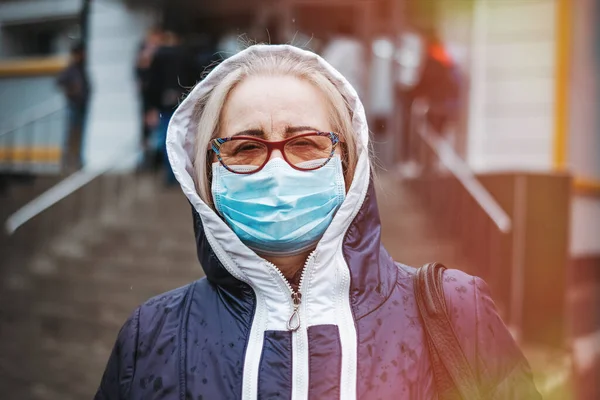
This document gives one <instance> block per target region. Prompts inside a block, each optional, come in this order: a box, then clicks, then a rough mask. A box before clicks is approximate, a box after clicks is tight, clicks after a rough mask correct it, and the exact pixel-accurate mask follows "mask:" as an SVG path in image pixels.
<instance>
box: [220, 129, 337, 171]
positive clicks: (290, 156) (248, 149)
mask: <svg viewBox="0 0 600 400" xmlns="http://www.w3.org/2000/svg"><path fill="white" fill-rule="evenodd" d="M332 146H333V144H332V142H331V139H330V138H329V137H327V136H316V135H315V136H301V137H298V138H295V139H292V140H290V141H289V142H287V143H286V144H285V146H284V147H283V152H284V153H285V158H286V159H287V161H288V162H289V163H290V164H291V165H292V166H294V167H296V168H299V169H306V170H310V169H316V168H319V167H321V166H323V165H324V164H325V163H326V162H327V161H328V159H329V157H330V155H331V150H332ZM219 154H220V156H221V160H222V162H223V163H224V164H225V165H226V166H227V167H228V168H230V169H232V170H234V171H244V172H252V171H255V170H258V169H259V168H260V167H261V166H262V165H263V164H265V162H266V161H267V157H268V155H269V150H268V147H267V145H266V144H264V143H262V142H259V141H256V140H251V139H234V140H230V141H228V142H225V143H223V144H221V146H220V148H219Z"/></svg>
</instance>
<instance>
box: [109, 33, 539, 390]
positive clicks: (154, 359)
mask: <svg viewBox="0 0 600 400" xmlns="http://www.w3.org/2000/svg"><path fill="white" fill-rule="evenodd" d="M365 121H366V119H365V115H364V110H363V106H362V104H361V103H360V101H359V99H358V97H357V96H356V92H355V91H354V89H353V88H352V87H351V86H350V85H349V84H348V82H347V81H346V80H345V79H344V77H342V76H341V75H340V74H339V73H338V72H337V71H335V70H334V69H333V68H332V67H331V66H330V65H328V64H327V63H326V62H325V61H324V60H323V59H321V58H320V57H318V56H317V55H315V54H313V53H310V52H307V51H303V50H300V49H297V48H294V47H292V46H266V45H258V46H252V47H250V48H248V49H246V50H244V51H242V52H240V53H238V54H236V55H235V56H233V57H231V58H229V59H227V60H225V61H224V62H223V63H221V65H219V66H218V67H216V68H215V69H214V70H213V71H212V72H211V73H210V74H209V75H208V76H207V77H206V78H205V79H204V80H203V81H202V82H201V83H200V84H198V85H197V86H196V87H195V88H194V90H193V91H192V92H191V93H190V95H189V96H188V97H187V99H186V100H185V101H184V102H183V103H182V104H181V106H180V107H179V108H178V110H177V111H176V112H175V114H174V115H173V119H172V121H171V124H170V126H169V133H168V138H167V147H168V154H169V159H170V160H171V163H172V167H173V171H174V173H175V176H176V177H177V179H178V180H179V182H180V183H181V186H182V188H183V191H184V193H185V195H186V196H187V197H188V199H189V201H190V203H191V205H192V209H193V215H194V227H195V233H196V243H197V249H198V257H199V260H200V263H201V264H202V267H203V269H204V271H205V273H206V277H207V278H206V279H201V280H199V281H196V282H193V283H191V284H190V285H188V286H185V287H183V288H179V289H176V290H174V291H172V292H169V293H166V294H163V295H161V296H158V297H156V298H154V299H152V300H150V301H148V302H147V303H145V304H143V305H141V306H140V307H139V308H138V309H137V310H136V311H135V312H134V313H133V315H132V316H131V317H130V319H129V320H128V321H127V323H126V324H125V326H124V327H123V328H122V330H121V332H120V333H119V337H118V339H117V344H116V345H115V348H114V351H113V354H112V356H111V358H110V360H109V363H108V366H107V370H106V372H105V375H104V377H103V380H102V383H101V387H100V389H99V391H98V395H97V398H98V399H151V398H152V399H175V398H179V399H256V398H259V399H272V398H288V399H289V398H293V399H306V398H310V399H344V400H346V399H380V398H381V399H435V398H437V397H436V386H435V384H434V377H433V374H432V371H431V363H430V359H429V354H428V350H427V346H426V343H425V338H424V333H423V328H422V325H421V320H420V319H419V316H418V311H417V307H416V305H415V298H414V292H413V286H412V276H413V275H414V270H412V269H411V268H409V267H406V266H403V265H399V264H396V263H395V262H394V261H393V260H392V259H391V258H390V256H389V255H388V254H387V252H386V251H385V249H384V248H383V247H382V245H381V242H380V223H379V215H378V211H377V203H376V200H375V192H374V189H373V183H372V180H371V178H370V176H371V175H370V164H369V155H368V151H367V147H368V128H367V125H366V122H365ZM445 281H446V283H445V287H444V290H445V297H446V302H447V306H448V310H452V313H451V317H452V322H453V324H454V329H455V330H456V332H457V334H458V337H459V338H460V340H461V349H456V351H462V352H464V353H465V355H466V356H467V358H468V360H469V362H470V363H471V366H472V367H473V369H474V370H475V371H476V373H477V375H478V379H479V380H480V381H481V382H484V383H485V385H486V387H487V388H488V391H487V393H486V398H495V399H509V398H510V399H513V398H514V399H516V398H519V399H522V398H537V393H536V391H535V387H534V386H533V383H532V381H531V374H530V371H529V367H528V365H527V362H526V361H525V360H524V358H523V356H522V355H521V353H520V351H519V350H518V348H517V347H516V346H515V343H514V342H513V340H512V339H511V337H510V335H509V333H508V331H507V330H506V328H505V326H504V324H503V323H502V321H501V320H500V318H499V317H498V315H497V313H496V310H495V308H494V305H493V302H492V300H491V299H490V296H489V292H488V289H487V287H486V285H485V283H484V282H483V281H481V280H480V279H478V278H474V277H471V276H468V275H466V274H464V273H462V272H459V271H455V270H448V271H447V272H446V274H445Z"/></svg>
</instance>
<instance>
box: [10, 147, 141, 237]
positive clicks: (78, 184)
mask: <svg viewBox="0 0 600 400" xmlns="http://www.w3.org/2000/svg"><path fill="white" fill-rule="evenodd" d="M142 154H143V151H142V150H139V151H136V152H135V153H133V154H130V152H127V153H126V154H120V155H119V156H118V157H114V159H112V160H111V162H108V163H107V164H106V165H105V166H104V167H101V168H98V169H94V170H93V171H86V170H83V169H82V170H79V171H77V172H75V173H73V174H72V175H70V176H68V177H67V178H65V179H63V180H62V181H60V182H59V183H57V184H56V185H55V186H53V187H52V188H50V189H48V190H47V191H45V192H44V193H42V194H41V195H40V196H38V197H36V198H35V199H33V200H32V201H30V202H29V203H27V204H25V205H24V206H23V207H21V208H20V209H19V210H17V211H16V212H14V213H13V214H12V215H10V216H9V217H8V218H7V220H6V222H5V224H4V227H5V229H6V231H7V233H8V234H9V235H12V234H14V233H15V231H16V230H17V229H19V227H21V226H23V225H24V224H25V223H27V222H28V221H30V220H32V219H33V218H35V217H36V216H37V215H39V214H41V213H42V212H44V211H45V210H47V209H48V208H50V207H52V206H53V205H55V204H56V203H58V202H60V201H61V200H63V199H65V198H67V197H68V196H70V195H71V194H73V193H75V192H76V191H77V190H79V189H81V188H82V187H84V186H85V185H87V184H89V183H90V182H92V181H93V180H94V179H96V178H98V177H100V176H102V175H104V174H106V173H108V172H110V171H112V170H114V169H117V168H118V167H120V166H122V165H126V164H128V163H131V162H135V161H137V160H139V159H140V157H141V156H142Z"/></svg>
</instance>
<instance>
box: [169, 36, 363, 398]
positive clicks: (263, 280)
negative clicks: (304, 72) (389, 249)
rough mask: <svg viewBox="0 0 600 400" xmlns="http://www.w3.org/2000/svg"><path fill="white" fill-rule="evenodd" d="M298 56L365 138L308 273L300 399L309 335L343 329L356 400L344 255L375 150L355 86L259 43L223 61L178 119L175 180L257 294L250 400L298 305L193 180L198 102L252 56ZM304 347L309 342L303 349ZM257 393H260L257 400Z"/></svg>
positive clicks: (230, 265) (285, 50)
mask: <svg viewBox="0 0 600 400" xmlns="http://www.w3.org/2000/svg"><path fill="white" fill-rule="evenodd" d="M256 52H258V53H263V54H268V53H277V54H291V55H293V56H294V57H300V58H306V59H309V60H313V61H314V62H315V63H318V64H319V65H320V66H322V68H323V70H324V71H325V74H326V75H327V77H328V78H329V79H330V80H331V81H332V82H333V83H334V84H335V85H336V87H337V88H338V89H339V90H340V92H341V93H342V95H343V96H344V97H345V98H346V101H347V102H348V104H349V105H350V107H351V109H352V114H353V120H352V125H353V128H354V131H355V132H356V134H357V135H358V139H359V140H358V142H359V144H360V145H359V146H358V147H359V148H360V149H361V150H360V155H359V159H358V164H357V168H356V172H355V175H354V179H353V181H352V184H351V186H350V189H349V191H348V193H347V195H346V199H345V200H344V202H343V204H342V206H341V207H340V209H339V210H338V211H337V213H336V215H335V217H334V219H333V221H332V223H331V225H330V226H329V228H328V229H327V231H326V232H325V234H324V235H323V237H322V238H321V240H320V241H319V243H318V245H317V248H316V250H315V253H313V257H312V261H311V262H310V263H307V265H306V267H305V269H304V273H303V274H304V281H303V284H302V289H301V290H302V305H301V308H300V315H301V321H302V322H301V328H300V329H299V330H298V331H296V332H293V333H294V336H293V337H294V339H293V341H294V362H293V364H294V365H293V369H294V376H295V378H294V382H295V387H294V395H293V398H306V396H304V394H305V393H306V391H307V390H308V389H307V388H308V383H307V380H306V379H305V376H306V375H307V371H308V359H307V357H308V355H307V352H306V348H305V347H304V346H305V343H306V340H307V338H306V329H307V327H308V326H313V325H319V324H334V325H337V326H338V328H339V332H340V340H341V343H342V349H343V356H344V357H345V358H344V360H345V361H344V364H345V365H347V366H350V367H349V368H348V369H347V370H346V369H345V370H344V371H343V373H342V376H341V379H342V385H341V387H342V388H343V389H342V392H343V393H342V397H341V398H344V399H353V398H355V395H356V394H355V391H354V390H352V388H354V387H355V386H356V374H355V372H356V369H355V366H356V331H355V325H354V321H353V316H352V310H351V306H350V299H349V298H350V296H349V290H350V272H349V269H348V265H347V264H346V261H345V259H344V256H343V253H342V242H343V238H344V234H345V232H346V230H347V229H348V227H349V226H350V224H351V222H352V221H353V219H354V217H355V216H356V215H357V214H358V212H359V210H360V207H361V205H362V203H363V201H364V199H365V196H366V192H367V189H368V187H369V182H370V164H369V155H368V151H366V149H367V148H368V140H369V132H368V127H367V122H366V117H365V112H364V108H363V105H362V103H361V102H360V100H359V99H358V97H357V95H356V91H355V90H354V88H353V87H352V86H351V85H350V84H349V83H348V81H347V80H346V79H345V78H344V77H343V76H342V75H341V74H340V73H339V72H338V71H337V70H335V69H334V68H333V67H332V66H331V65H329V64H328V63H327V62H326V61H325V60H323V59H322V58H321V57H319V56H318V55H316V54H314V53H312V52H309V51H305V50H301V49H299V48H297V47H293V46H289V45H255V46H251V47H249V48H247V49H245V50H243V51H241V52H239V53H237V54H236V55H234V56H232V57H231V58H228V59H226V60H225V61H223V62H222V63H221V64H220V65H219V66H217V67H216V68H215V69H214V70H212V72H211V73H210V74H209V75H208V76H207V77H206V78H205V79H204V80H203V81H202V82H200V83H199V84H198V85H196V87H195V88H194V89H193V90H192V91H191V93H190V94H189V95H188V96H187V98H186V99H185V100H184V101H183V103H182V104H181V105H180V106H179V108H178V109H177V111H176V112H175V114H174V115H173V117H172V119H171V122H170V124H169V129H168V133H167V153H168V156H169V161H170V162H171V166H172V168H173V172H174V174H175V177H176V178H177V180H178V181H179V183H180V184H181V188H182V190H183V192H184V193H185V195H186V196H187V198H188V199H189V201H190V203H191V204H192V206H193V207H194V208H195V210H196V211H197V212H198V214H199V216H200V219H201V222H202V226H203V229H204V234H205V235H206V238H207V240H208V243H209V244H210V247H211V248H212V250H213V251H214V253H215V254H216V256H217V257H218V258H219V260H220V261H221V263H222V264H223V266H224V267H225V268H226V269H227V271H228V272H229V273H230V274H231V275H233V276H234V277H235V278H237V279H239V280H241V281H243V282H246V283H247V284H248V285H250V287H251V288H252V289H253V291H254V293H255V295H256V303H257V304H256V311H255V314H254V319H253V322H252V328H251V333H250V336H251V337H250V340H249V343H248V347H247V351H246V359H245V367H244V371H247V373H246V372H245V374H244V377H243V379H244V382H243V385H244V393H245V395H244V398H245V399H246V398H248V399H253V398H255V397H254V395H255V394H256V392H257V391H256V381H257V376H258V362H259V360H260V354H261V350H262V339H263V335H264V332H265V331H266V330H286V329H287V328H286V327H287V321H288V319H289V317H290V313H291V312H292V309H293V305H292V303H291V299H290V292H289V288H288V287H287V286H286V282H285V280H284V279H283V278H282V277H281V275H280V274H278V272H277V271H276V270H275V269H274V268H273V267H272V266H271V265H269V264H268V263H267V262H266V261H265V260H264V259H262V258H261V257H259V256H258V255H257V254H255V253H254V252H253V251H252V250H251V249H249V248H248V247H246V246H245V245H244V244H243V243H242V242H241V241H240V239H239V238H238V237H237V236H236V235H235V233H234V232H233V231H232V230H231V229H230V228H229V226H228V225H227V224H226V223H225V222H224V221H223V220H222V219H221V218H220V216H219V215H217V214H216V213H215V212H214V211H213V210H212V209H211V208H210V207H209V206H208V205H207V204H205V203H204V202H203V201H202V200H201V199H200V196H199V195H198V193H197V191H196V188H195V185H194V180H193V179H192V176H193V174H194V172H193V164H192V160H193V158H194V147H195V146H194V142H195V139H196V127H197V124H198V120H197V118H198V116H197V115H195V114H197V113H195V108H196V104H197V102H198V100H199V99H200V98H201V97H203V96H204V95H205V94H206V93H207V92H209V91H210V90H212V89H213V88H214V87H215V85H217V84H218V83H219V82H220V81H221V80H222V79H223V77H224V76H225V75H227V74H228V73H229V72H230V71H232V70H234V69H235V68H237V66H238V65H239V62H240V61H243V60H244V58H246V57H248V56H249V55H250V54H252V53H256ZM303 343H304V344H303ZM253 394H254V395H253Z"/></svg>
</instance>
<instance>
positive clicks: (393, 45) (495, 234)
mask: <svg viewBox="0 0 600 400" xmlns="http://www.w3.org/2000/svg"><path fill="white" fill-rule="evenodd" d="M254 42H268V43H292V44H295V45H298V46H301V47H305V48H309V49H311V50H313V51H316V52H318V53H319V54H321V55H322V56H323V57H324V58H326V59H327V60H328V61H329V62H330V63H331V64H333V65H334V66H335V67H336V68H338V69H339V70H340V71H341V72H342V73H343V74H344V75H345V76H346V77H347V78H348V79H349V80H350V81H351V82H352V83H353V84H354V85H355V87H356V88H357V91H358V93H359V95H360V96H361V98H362V99H363V102H364V103H365V107H366V109H367V114H368V116H369V119H370V128H371V131H372V140H373V148H374V151H375V154H376V156H377V162H376V164H377V168H378V169H379V172H378V175H379V178H378V179H379V183H378V200H379V203H380V212H381V219H382V224H383V231H384V243H385V245H386V247H387V249H388V250H389V251H390V252H391V253H392V255H393V256H394V258H395V259H397V260H398V261H401V262H403V263H407V264H410V265H413V266H419V265H421V264H423V263H425V262H429V261H441V262H444V263H445V264H447V265H448V266H451V267H456V268H460V269H463V270H466V271H467V272H469V273H472V274H476V275H478V276H481V277H483V278H484V279H485V280H486V281H487V282H488V283H489V285H490V287H491V289H492V292H493V295H494V299H495V300H496V302H497V305H498V308H499V309H500V312H501V314H502V316H503V318H504V320H505V322H506V323H507V325H508V326H509V327H510V329H511V332H512V333H513V335H514V337H515V338H516V339H517V340H518V341H519V343H520V344H521V346H522V347H523V349H524V351H525V353H526V355H527V356H528V358H529V359H530V362H531V364H532V366H533V369H534V373H535V379H536V382H537V384H538V388H539V389H540V391H541V392H542V393H543V394H544V396H545V398H546V399H599V398H600V387H599V385H598V377H599V376H600V307H599V306H600V121H599V120H598V115H599V114H600V113H599V112H598V110H600V97H599V96H600V90H599V82H598V76H599V75H600V4H599V2H598V1H594V0H578V1H576V2H573V1H569V0H279V1H277V0H220V1H208V0H206V1H204V0H193V1H192V0H137V1H135V0H2V1H0V220H1V222H2V232H1V233H0V287H1V289H0V393H1V394H2V395H1V396H0V397H2V398H3V399H61V400H65V399H83V398H91V397H92V396H93V393H94V392H95V389H96V387H97V385H98V383H99V380H100V377H101V374H102V371H103V368H104V366H105V363H106V361H107V358H108V355H109V353H110V350H111V348H112V345H113V343H114V340H115V338H116V334H117V332H118V329H119V328H120V326H121V324H122V323H123V322H124V321H125V319H126V318H127V316H128V315H129V313H130V312H132V310H133V309H134V308H135V307H136V306H137V305H138V304H139V303H141V302H142V301H145V300H146V299H148V298H149V297H151V296H154V295H156V294H159V293H161V292H163V291H166V290H169V289H172V288H175V287H178V286H180V285H183V284H185V283H187V282H189V281H191V280H194V279H198V278H200V277H202V275H203V273H202V269H201V267H200V265H199V264H198V261H197V259H196V254H195V244H194V240H193V232H192V223H191V213H190V207H189V204H188V203H187V201H186V200H185V198H184V196H183V195H182V194H181V193H180V190H179V188H178V187H177V185H174V182H173V177H172V175H171V174H170V169H169V168H168V166H167V165H166V164H165V160H164V148H163V147H164V135H165V132H166V126H167V123H168V120H169V118H170V115H171V114H172V112H173V109H174V107H176V105H177V103H178V101H180V99H181V98H182V97H183V96H185V93H186V92H187V90H188V88H189V87H191V86H192V85H193V84H194V83H195V82H197V81H199V80H200V79H201V78H202V76H203V74H204V73H205V71H206V70H207V69H209V68H210V66H212V65H214V64H215V63H218V62H219V61H220V60H223V59H225V58H227V57H229V56H231V55H233V54H235V53H236V52H237V51H239V50H240V49H241V48H243V47H244V46H246V45H248V44H249V43H254Z"/></svg>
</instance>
